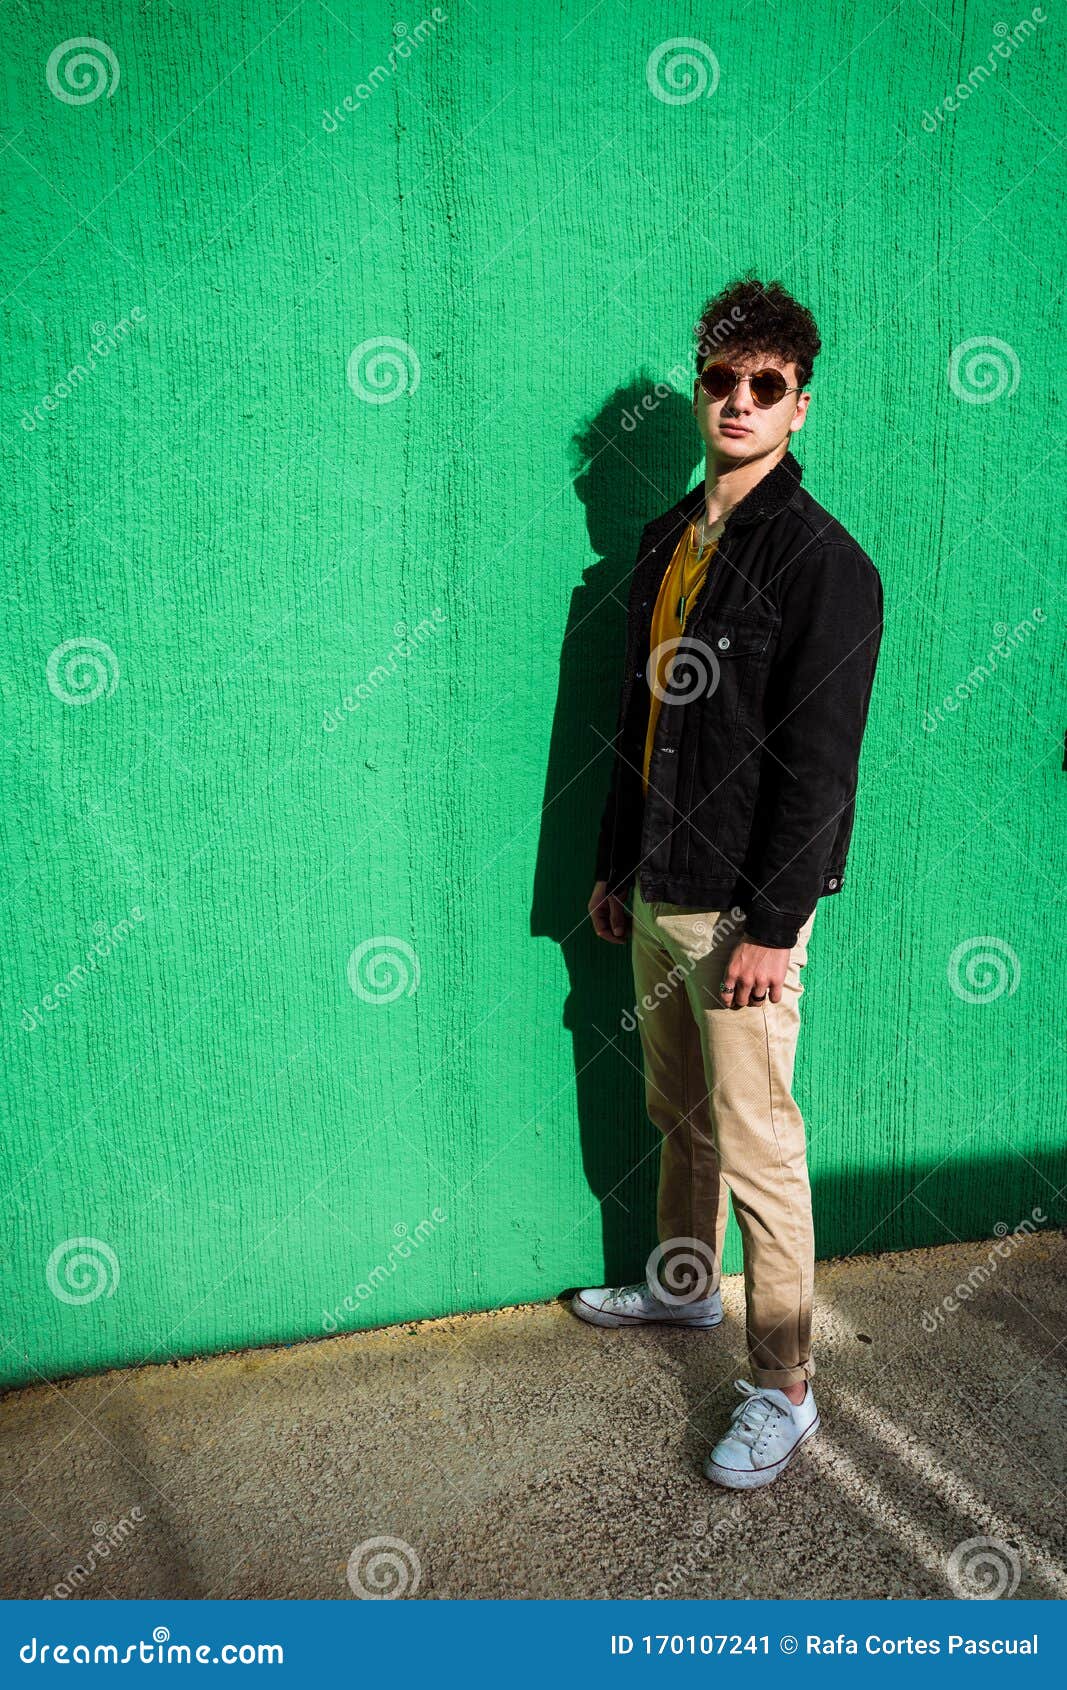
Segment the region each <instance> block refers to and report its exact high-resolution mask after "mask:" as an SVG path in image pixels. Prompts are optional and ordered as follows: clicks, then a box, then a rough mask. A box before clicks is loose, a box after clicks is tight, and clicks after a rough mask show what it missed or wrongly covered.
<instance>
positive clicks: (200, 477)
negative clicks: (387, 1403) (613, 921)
mask: <svg viewBox="0 0 1067 1690" xmlns="http://www.w3.org/2000/svg"><path fill="white" fill-rule="evenodd" d="M1036 13H1037V14H1041V18H1042V19H1043V20H1044V21H1037V22H1032V23H1030V24H1029V26H1028V31H1026V32H1023V33H1019V32H1018V31H1016V32H1015V33H1014V34H1013V35H1011V36H1009V37H1007V39H1005V38H1004V36H1003V33H1002V32H1003V26H1002V25H1001V24H999V23H997V24H996V25H995V24H994V20H995V18H996V13H995V12H988V13H987V12H985V11H983V10H982V9H979V8H975V7H973V6H968V7H964V5H963V4H962V0H937V3H936V5H933V6H929V5H926V4H921V3H919V0H903V4H901V5H898V6H896V7H891V6H890V5H889V4H888V3H886V0H883V3H879V4H872V3H870V0H861V4H859V5H858V6H845V5H843V4H835V5H831V6H828V7H823V8H817V9H815V10H813V9H812V8H811V7H810V6H804V7H801V6H799V5H791V4H776V5H774V6H763V5H753V4H751V3H746V0H727V3H726V4H724V5H722V6H721V7H716V8H715V9H714V13H713V14H712V13H709V12H708V10H707V9H706V8H704V7H698V6H695V5H687V4H682V5H679V6H677V7H674V8H669V7H668V8H666V9H665V8H664V7H663V6H661V5H654V4H652V3H651V0H635V3H633V4H631V5H629V6H626V7H623V6H619V5H616V4H614V0H608V3H607V4H606V5H604V6H601V7H593V8H590V7H589V6H588V4H587V3H586V0H574V3H572V0H563V3H562V4H559V5H541V4H536V3H535V4H534V5H532V6H525V7H522V8H516V7H514V6H512V5H510V4H505V3H504V0H479V3H478V4H477V5H467V4H465V3H463V0H455V3H453V0H448V4H447V5H446V6H444V7H441V8H438V9H437V11H436V13H433V14H431V13H430V12H426V13H420V14H419V16H418V17H416V15H415V13H414V12H413V13H411V14H405V16H406V19H407V21H406V24H399V23H397V21H396V17H395V14H394V13H393V12H392V11H390V10H389V9H387V8H385V7H384V6H381V5H378V4H376V3H372V4H369V5H361V6H359V7H356V6H349V5H345V4H336V5H331V6H329V7H327V6H324V5H320V4H317V3H316V0H302V3H300V4H296V5H292V4H290V0H281V3H279V4H277V5H272V4H268V3H262V4H259V3H252V0H246V3H244V4H237V5H232V6H229V7H227V8H224V9H223V11H222V14H221V16H219V15H217V14H216V12H215V10H214V9H212V8H208V7H207V6H199V5H195V4H192V5H189V4H180V3H179V4H177V5H173V6H167V7H162V8H159V7H149V8H143V7H141V6H140V5H138V4H135V3H134V0H125V3H124V4H120V5H118V6H112V7H108V8H107V9H106V13H105V12H102V11H100V10H99V9H97V8H92V9H90V10H89V11H88V12H84V13H83V12H82V11H81V10H80V9H79V8H77V7H72V6H71V5H69V4H62V5H59V4H47V5H43V4H40V3H32V0H31V3H27V4H25V5H22V6H20V7H18V8H16V9H15V10H14V11H13V12H11V13H10V15H9V16H8V19H7V51H6V53H5V78H4V81H5V90H4V102H5V109H4V114H3V120H2V122H3V132H2V140H3V150H2V152H0V158H2V162H3V168H4V170H5V173H6V192H5V195H4V202H5V211H6V215H5V217H4V222H3V228H4V233H5V237H6V238H5V240H4V255H3V265H4V273H5V280H6V286H5V295H6V304H5V330H4V334H5V342H4V358H3V383H4V386H3V396H2V400H3V423H4V433H5V440H6V445H7V449H8V463H9V464H10V465H11V466H12V473H11V474H9V476H8V477H7V478H6V484H5V508H6V517H5V547H4V552H5V563H6V571H5V589H4V612H5V614H4V630H5V638H4V648H3V656H2V667H0V678H2V685H3V699H4V706H5V733H4V739H5V752H4V779H5V794H4V823H5V836H6V846H5V865H6V867H5V879H4V887H3V894H4V896H3V908H4V929H3V952H4V963H5V966H4V996H3V1017H2V1021H3V1027H2V1033H3V1046H4V1050H3V1087H4V1094H5V1116H6V1120H7V1125H6V1127H5V1131H4V1134H3V1139H2V1154H3V1169H2V1181H0V1194H2V1209H0V1213H2V1217H3V1246H2V1249H3V1255H2V1301H3V1337H4V1349H3V1352H2V1359H0V1370H2V1377H3V1379H5V1380H6V1381H9V1382H17V1381H22V1380H26V1379H31V1378H34V1377H37V1376H39V1375H41V1374H43V1375H45V1376H56V1375H61V1374H65V1373H72V1372H80V1371H84V1370H88V1369H91V1368H95V1367H100V1366H102V1365H105V1364H108V1363H112V1362H118V1361H136V1360H142V1359H154V1360H159V1359H165V1358H166V1357H167V1356H169V1355H186V1354H190V1353H194V1352H201V1351H210V1350H215V1349H219V1348H225V1347H231V1346H239V1345H242V1344H251V1343H253V1342H257V1343H258V1342H263V1341H269V1340H275V1339H276V1340H293V1339H298V1338H302V1337H308V1336H314V1335H315V1334H316V1333H320V1332H322V1331H332V1330H335V1329H338V1328H345V1327H356V1326H367V1325H377V1324H381V1323H384V1322H389V1321H395V1320H398V1319H405V1318H411V1317H416V1316H424V1315H432V1314H437V1313H442V1312H447V1311H458V1310H467V1309H475V1308H485V1307H491V1306H494V1305H497V1304H503V1303H512V1302H517V1301H521V1300H526V1299H537V1298H546V1297H550V1296H552V1295H554V1294H556V1293H557V1292H559V1291H560V1290H561V1289H563V1288H564V1287H567V1286H572V1285H575V1284H578V1283H588V1282H593V1283H601V1282H603V1279H604V1277H605V1275H607V1276H610V1277H615V1276H618V1275H623V1274H625V1275H626V1276H627V1277H636V1276H637V1274H639V1273H640V1272H641V1270H642V1267H643V1263H644V1259H645V1256H646V1254H647V1251H648V1249H649V1247H650V1245H651V1244H652V1242H653V1241H654V1234H653V1230H652V1229H653V1193H654V1187H655V1160H656V1152H657V1149H658V1146H657V1142H656V1138H655V1131H654V1129H653V1128H652V1127H651V1126H650V1125H649V1123H648V1122H647V1120H646V1117H645V1114H644V1109H643V1103H642V1090H641V1081H640V1055H639V1046H638V1041H637V1036H636V1034H633V1033H624V1032H622V1031H620V1018H621V1016H622V1013H623V1011H624V1009H625V1008H626V1007H627V1006H628V1005H629V1004H630V1002H631V1001H632V982H631V980H630V977H629V971H628V962H627V958H626V956H625V954H624V953H623V954H620V953H619V952H618V951H616V950H613V949H610V948H609V947H606V946H604V945H602V944H599V943H598V942H597V941H596V940H595V938H594V937H593V935H592V933H591V931H590V930H589V929H588V926H587V923H586V917H585V904H586V899H587V898H588V895H589V891H590V887H591V881H592V854H593V844H594V839H595V833H596V826H597V822H598V819H599V813H600V808H601V804H602V801H603V797H604V793H605V790H606V785H607V778H608V766H607V763H606V761H605V757H604V751H603V746H604V736H605V735H606V734H608V733H610V730H611V727H612V725H613V722H614V713H615V695H616V689H617V685H618V681H619V673H618V670H619V664H620V661H621V649H622V645H621V642H622V599H623V597H624V591H625V579H626V575H627V572H628V570H629V569H630V567H631V565H632V562H633V554H634V546H635V544H636V539H637V534H638V532H639V529H640V526H641V524H642V523H643V522H644V521H646V520H647V519H648V518H649V517H650V516H651V515H652V514H654V513H655V512H656V511H657V510H660V509H663V508H664V507H665V506H666V505H667V504H669V503H671V502H673V501H674V500H675V499H676V498H677V497H679V496H680V495H681V493H682V492H684V491H685V489H686V487H687V486H689V485H691V484H692V482H693V481H694V480H695V479H696V477H697V476H698V475H699V474H700V473H701V467H700V465H699V463H698V459H697V452H696V446H697V440H696V436H695V431H694V430H693V426H692V421H691V417H690V415H689V411H688V398H687V391H688V389H687V383H688V373H689V360H690V346H691V333H690V329H691V324H692V322H693V320H694V317H695V316H696V314H697V312H698V310H699V308H700V306H701V305H702V303H703V301H704V299H705V298H706V297H707V296H708V295H709V294H711V293H713V292H714V291H716V290H717V289H718V288H719V287H720V286H721V285H722V284H723V283H724V282H725V281H727V280H728V279H729V278H730V277H731V276H732V275H734V274H736V273H737V272H738V271H739V270H741V269H743V268H745V267H747V266H749V265H752V266H755V267H756V268H757V269H758V271H759V272H760V274H762V275H764V276H765V277H770V276H780V277H781V279H782V280H783V281H784V282H785V283H786V285H787V286H789V287H790V288H792V290H793V291H794V292H795V293H796V294H797V295H798V296H799V297H800V298H801V299H802V300H803V301H804V302H805V303H806V304H809V305H810V306H811V308H812V309H813V310H814V312H815V314H816V317H817V319H818V321H819V325H820V329H821V331H822V334H823V339H824V343H825V350H824V352H823V353H822V355H821V357H820V359H819V361H818V363H817V366H816V373H815V381H814V385H813V389H812V393H813V397H812V402H811V408H810V412H809V417H808V421H807V424H806V426H805V428H804V430H803V432H802V433H801V435H800V436H799V437H797V439H796V441H795V446H796V450H797V455H798V456H799V457H800V459H801V460H802V462H803V463H804V466H805V483H806V485H807V486H809V487H810V488H811V490H812V492H813V493H814V494H815V496H816V497H817V498H819V499H821V500H822V501H823V503H825V504H827V505H828V506H829V508H830V509H831V510H832V511H833V512H834V514H835V515H837V516H838V517H839V518H840V519H841V520H842V521H843V522H844V523H845V524H846V526H847V527H849V528H850V529H851V530H852V532H853V533H854V534H855V535H856V536H857V538H858V539H859V540H860V542H861V543H862V544H863V545H864V546H865V547H866V549H867V550H868V551H869V552H870V553H871V555H872V556H873V557H874V559H875V560H876V562H877V564H878V566H879V568H880V570H881V573H882V578H883V582H884V584H885V593H886V630H885V639H884V643H883V650H882V657H881V663H880V667H879V674H878V679H877V683H876V687H875V694H874V699H873V703H872V711H871V718H870V726H869V731H868V736H867V740H866V744H865V750H864V760H863V766H862V771H861V773H862V784H861V792H860V799H859V804H858V809H857V822H856V833H855V837H854V842H853V846H852V854H851V857H850V863H849V878H848V884H847V886H846V888H845V890H844V892H843V893H842V894H841V895H840V896H839V897H836V898H833V899H830V900H827V902H826V903H825V904H824V906H823V908H822V912H821V915H820V920H819V922H818V923H817V925H816V929H815V933H814V938H813V942H812V950H811V960H810V964H809V967H808V969H807V970H806V974H805V984H806V987H807V992H806V995H805V999H804V1012H805V1031H804V1034H803V1037H802V1041H801V1046H800V1052H799V1057H798V1072H797V1089H798V1096H799V1098H800V1101H801V1104H802V1107H803V1109H804V1111H805V1116H806V1119H807V1121H808V1127H809V1134H810V1143H811V1167H812V1176H813V1182H814V1186H815V1195H816V1217H817V1228H818V1240H819V1249H820V1253H821V1254H823V1255H828V1254H836V1253H842V1252H847V1251H853V1250H855V1251H870V1250H875V1249H885V1248H893V1247H900V1246H903V1245H909V1244H915V1243H928V1242H936V1241H943V1240H950V1239H953V1238H976V1237H981V1236H988V1235H990V1234H992V1233H993V1232H994V1231H996V1230H1003V1229H1004V1228H1009V1229H1010V1228H1014V1227H1015V1226H1016V1225H1017V1224H1018V1223H1019V1222H1021V1221H1023V1220H1024V1219H1025V1218H1027V1217H1029V1216H1031V1214H1032V1211H1034V1210H1035V1208H1036V1209H1038V1210H1039V1211H1041V1213H1042V1214H1044V1215H1047V1216H1048V1217H1049V1218H1056V1217H1057V1216H1058V1214H1059V1210H1058V1207H1057V1204H1058V1201H1059V1200H1058V1199H1057V1198H1056V1196H1055V1193H1054V1188H1055V1187H1058V1186H1059V1185H1060V1184H1062V1182H1063V1179H1064V1169H1063V1164H1062V1159H1060V1160H1058V1158H1059V1157H1060V1155H1061V1150H1062V1143H1063V1131H1062V1127H1063V1118H1064V1103H1065V1093H1067V1075H1065V1064H1064V1050H1065V1043H1067V1041H1065V1037H1064V1032H1063V1026H1062V1013H1061V1011H1060V1008H1059V991H1058V966H1057V965H1058V959H1059V956H1060V955H1061V953H1062V943H1063V937H1064V925H1065V924H1064V920H1063V917H1064V887H1065V881H1067V871H1065V861H1064V850H1063V844H1064V831H1063V826H1062V807H1063V794H1064V782H1065V780H1067V775H1065V774H1064V773H1063V772H1062V767H1061V765H1062V763H1063V730H1064V726H1065V717H1064V711H1063V705H1062V698H1061V685H1062V670H1061V667H1060V664H1061V658H1062V645H1063V639H1062V628H1063V623H1062V615H1061V612H1062V606H1063V595H1064V574H1063V564H1062V534H1063V518H1064V511H1063V502H1062V496H1061V495H1062V485H1063V463H1062V450H1061V437H1062V413H1063V399H1062V391H1061V384H1060V383H1058V382H1057V380H1054V379H1052V376H1051V372H1052V371H1053V369H1054V368H1055V366H1056V363H1057V359H1056V358H1055V356H1054V349H1055V347H1056V346H1058V344H1059V342H1060V338H1061V327H1062V324H1061V320H1060V318H1059V317H1058V315H1054V307H1053V303H1052V302H1054V301H1055V300H1057V299H1059V298H1060V297H1062V291H1063V281H1064V276H1063V269H1064V264H1063V243H1062V238H1061V237H1060V235H1059V233H1058V225H1060V223H1061V220H1062V203H1063V193H1062V190H1063V164H1062V156H1063V155H1062V151H1061V150H1058V148H1057V140H1056V132H1057V131H1058V129H1059V123H1058V121H1056V120H1057V119H1058V117H1059V98H1058V89H1059V88H1061V87H1062V77H1063V57H1064V55H1063V43H1064V31H1063V22H1062V18H1061V17H1060V16H1059V14H1058V13H1056V12H1054V11H1053V10H1052V9H1051V8H1049V10H1048V12H1047V13H1042V9H1041V8H1040V7H1038V8H1036ZM1022 16H1023V17H1024V18H1029V17H1030V14H1029V13H1025V12H1024V13H1022ZM420 19H421V20H422V21H421V22H420ZM1016 21H1017V20H1016V19H1015V15H1014V13H1012V14H1010V16H1009V17H1008V23H1009V24H1011V26H1012V29H1013V30H1014V29H1015V23H1016ZM998 32H999V33H998ZM79 37H89V38H91V39H90V45H89V46H88V47H84V46H83V47H81V48H79V47H77V46H75V47H71V46H70V45H69V43H70V42H71V41H77V38H79ZM683 38H691V42H690V45H689V46H688V47H686V48H680V47H678V46H677V42H678V40H680V39H683ZM694 40H695V42H696V45H695V46H694V45H692V41H694ZM998 42H999V44H1000V48H1001V51H1000V53H999V54H998V52H997V50H996V44H997V43H998ZM671 43H674V45H671ZM1005 47H1006V48H1007V49H1008V51H1007V53H1005V52H1004V51H1003V49H1004V48H1005ZM976 66H984V67H985V74H984V75H982V76H979V75H970V73H972V72H973V70H974V67H976ZM969 75H970V81H969V82H968V80H967V79H968V77H969ZM961 80H962V81H963V82H964V85H965V87H966V89H967V92H966V96H965V97H964V96H956V97H954V98H952V99H951V102H950V103H951V105H952V106H954V107H955V108H956V109H955V110H952V109H945V104H944V102H945V97H946V95H948V96H952V95H953V90H954V89H956V87H957V85H958V84H959V83H960V82H961ZM331 113H332V114H333V115H329V114H331ZM657 382H660V383H662V384H663V385H664V387H665V388H666V389H669V390H672V391H668V392H666V393H664V392H662V391H661V393H660V395H659V400H658V403H657V404H656V405H655V406H654V407H652V408H650V409H645V410H642V411H640V413H639V415H640V421H639V423H638V425H637V426H631V423H632V418H631V417H630V416H629V414H628V413H629V412H631V411H632V408H633V407H634V406H635V405H638V404H639V402H640V400H641V398H642V396H645V395H647V394H648V393H649V392H650V390H651V391H652V392H653V395H654V394H655V387H654V384H655V383H657ZM946 701H947V702H946ZM725 1265H726V1267H727V1269H728V1270H734V1269H736V1268H737V1267H738V1265H739V1254H738V1251H737V1243H736V1237H732V1239H731V1242H730V1249H729V1253H728V1256H727V1260H726V1263H725ZM346 1300H347V1301H346ZM906 1317H907V1311H904V1313H903V1314H902V1318H906Z"/></svg>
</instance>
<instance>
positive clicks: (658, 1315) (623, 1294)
mask: <svg viewBox="0 0 1067 1690" xmlns="http://www.w3.org/2000/svg"><path fill="white" fill-rule="evenodd" d="M571 1308H572V1309H573V1311H574V1313H575V1314H576V1315H577V1316H578V1318H579V1320H588V1321H589V1323H590V1325H592V1326H647V1325H649V1324H650V1323H652V1322H656V1321H662V1322H663V1324H664V1325H666V1326H700V1327H707V1326H719V1325H720V1324H721V1322H722V1298H721V1296H720V1295H719V1293H718V1291H713V1292H712V1294H711V1296H710V1297H702V1298H700V1299H699V1300H697V1299H694V1300H693V1301H692V1302H673V1301H672V1302H669V1303H665V1302H664V1301H663V1299H662V1297H657V1296H656V1294H655V1293H654V1291H652V1289H651V1287H650V1286H649V1284H648V1282H647V1281H646V1280H641V1281H640V1282H639V1283H638V1284H637V1285H601V1286H599V1287H598V1288H597V1289H596V1290H589V1291H578V1292H576V1293H575V1295H574V1296H573V1297H572V1299H571Z"/></svg>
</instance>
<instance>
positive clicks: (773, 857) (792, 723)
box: [745, 546, 882, 949]
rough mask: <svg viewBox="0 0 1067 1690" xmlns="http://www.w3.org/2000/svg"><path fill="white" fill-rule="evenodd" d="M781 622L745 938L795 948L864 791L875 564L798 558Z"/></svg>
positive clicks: (874, 650) (831, 549)
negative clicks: (840, 826)
mask: <svg viewBox="0 0 1067 1690" xmlns="http://www.w3.org/2000/svg"><path fill="white" fill-rule="evenodd" d="M782 623H783V627H782V636H781V641H780V644H779V647H778V651H777V653H776V656H775V667H774V670H773V672H772V676H771V681H770V684H769V687H768V692H767V700H768V718H767V723H766V739H765V745H764V756H763V763H762V767H761V775H760V785H761V794H760V802H759V805H758V816H759V823H758V837H757V838H755V839H753V840H752V842H751V847H750V853H749V858H750V864H754V865H755V866H754V868H752V869H751V871H750V878H751V879H752V881H753V883H754V885H755V886H756V888H757V891H756V893H755V895H754V896H753V897H752V899H751V901H750V904H749V907H748V909H747V911H746V917H747V919H746V924H745V932H746V936H747V937H748V938H749V939H751V940H752V941H753V943H755V944H757V945H771V946H775V947H788V948H789V949H792V947H793V946H794V945H795V944H796V941H797V935H798V933H799V931H800V929H801V927H802V926H803V925H804V923H805V922H806V921H807V919H808V917H809V915H810V914H811V912H812V911H813V910H814V908H815V906H816V903H817V902H818V900H819V897H820V896H821V894H822V891H823V881H824V877H825V874H826V872H827V866H828V856H829V853H830V851H831V849H832V847H833V841H834V837H835V833H836V826H837V821H838V818H839V817H840V815H841V813H842V811H843V810H844V809H845V808H846V807H847V806H848V804H849V802H850V800H852V799H853V798H854V796H855V791H856V782H857V775H858V770H859V757H860V745H861V742H862V739H863V732H864V728H865V726H866V722H867V710H868V706H869V704H870V698H871V689H872V687H873V684H874V671H875V666H876V664H877V661H878V650H879V646H880V644H881V637H882V582H881V578H880V576H879V574H878V571H877V569H876V568H875V566H874V564H873V563H872V562H871V560H870V558H869V557H867V555H866V553H864V552H863V551H862V550H861V549H860V548H859V547H855V548H850V547H846V546H828V547H824V548H822V549H821V550H819V551H817V552H814V553H813V554H812V556H811V557H809V558H808V559H806V560H804V561H802V562H800V563H799V564H798V565H797V569H796V574H795V577H794V578H793V580H792V581H790V582H789V583H788V585H787V587H786V589H785V591H784V593H783V600H782Z"/></svg>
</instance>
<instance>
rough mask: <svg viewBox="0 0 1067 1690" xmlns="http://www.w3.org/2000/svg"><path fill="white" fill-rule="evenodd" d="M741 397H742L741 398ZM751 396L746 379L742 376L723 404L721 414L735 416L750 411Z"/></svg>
mask: <svg viewBox="0 0 1067 1690" xmlns="http://www.w3.org/2000/svg"><path fill="white" fill-rule="evenodd" d="M742 396H743V397H742ZM751 409H752V394H751V392H750V391H749V385H748V377H747V376H742V377H741V378H740V380H739V381H738V383H737V386H736V387H735V388H734V390H733V392H732V393H731V394H730V395H729V397H728V398H727V399H726V401H725V403H724V404H723V414H724V415H729V416H735V415H738V414H739V413H742V412H745V413H747V412H748V411H751Z"/></svg>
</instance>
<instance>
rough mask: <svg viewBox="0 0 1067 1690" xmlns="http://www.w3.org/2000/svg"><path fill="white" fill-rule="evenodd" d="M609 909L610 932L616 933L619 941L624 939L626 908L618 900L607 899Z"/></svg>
mask: <svg viewBox="0 0 1067 1690" xmlns="http://www.w3.org/2000/svg"><path fill="white" fill-rule="evenodd" d="M608 904H609V906H610V909H611V931H612V932H613V933H617V934H618V936H619V938H620V939H624V938H625V937H626V906H625V904H623V902H622V900H621V899H620V898H609V899H608Z"/></svg>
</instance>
